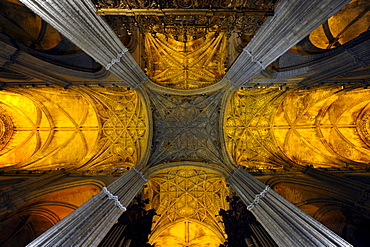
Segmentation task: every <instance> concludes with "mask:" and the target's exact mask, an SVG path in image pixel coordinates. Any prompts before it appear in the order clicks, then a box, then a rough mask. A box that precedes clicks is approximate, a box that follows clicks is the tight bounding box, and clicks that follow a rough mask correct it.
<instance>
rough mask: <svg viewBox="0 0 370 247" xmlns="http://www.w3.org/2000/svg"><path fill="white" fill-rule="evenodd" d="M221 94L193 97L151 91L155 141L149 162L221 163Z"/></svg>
mask: <svg viewBox="0 0 370 247" xmlns="http://www.w3.org/2000/svg"><path fill="white" fill-rule="evenodd" d="M221 96H222V92H217V93H212V94H209V95H204V96H200V95H199V96H197V97H194V96H177V95H162V94H157V93H153V94H152V104H153V106H154V113H153V117H154V125H155V128H154V129H155V132H154V140H155V142H154V143H153V148H154V150H153V152H152V157H151V159H150V162H149V163H150V164H159V163H162V162H170V161H184V160H187V161H207V162H210V163H213V164H219V165H221V164H223V162H222V160H221V158H220V157H221V154H220V150H221V148H220V143H219V127H218V119H219V106H220V101H221Z"/></svg>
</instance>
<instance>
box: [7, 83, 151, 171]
mask: <svg viewBox="0 0 370 247" xmlns="http://www.w3.org/2000/svg"><path fill="white" fill-rule="evenodd" d="M0 107H1V108H0V110H1V113H0V116H3V117H0V122H1V124H0V129H1V130H0V136H2V137H3V139H4V140H6V143H5V141H4V142H3V143H5V144H3V145H0V148H1V149H0V166H1V167H9V168H22V169H33V170H34V169H41V170H48V169H55V168H68V169H76V168H77V169H84V170H86V169H89V170H90V169H91V170H98V169H99V170H100V169H114V168H122V167H124V168H125V167H131V166H134V165H136V164H137V163H138V162H139V160H140V158H141V155H142V154H143V152H144V150H145V147H146V141H147V133H148V132H147V116H146V109H145V108H144V106H143V103H142V99H141V97H140V96H139V94H138V93H136V92H134V91H133V90H127V89H104V88H98V87H93V88H87V87H86V88H84V87H73V88H72V89H67V90H66V89H62V88H27V89H22V88H18V89H9V90H7V91H2V92H0Z"/></svg>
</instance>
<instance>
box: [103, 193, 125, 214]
mask: <svg viewBox="0 0 370 247" xmlns="http://www.w3.org/2000/svg"><path fill="white" fill-rule="evenodd" d="M103 192H104V193H105V194H107V195H108V200H114V205H116V206H117V207H118V208H119V209H121V211H123V212H125V211H126V210H127V209H126V208H125V207H124V206H122V204H121V202H120V201H119V200H118V196H114V195H113V194H112V193H110V191H109V190H108V189H107V187H104V188H103Z"/></svg>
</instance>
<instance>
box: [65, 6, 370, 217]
mask: <svg viewBox="0 0 370 247" xmlns="http://www.w3.org/2000/svg"><path fill="white" fill-rule="evenodd" d="M117 2H118V1H114V2H113V1H110V3H117ZM107 3H108V2H107ZM63 4H64V3H63ZM63 4H62V5H63ZM65 6H68V3H65ZM311 7H312V6H311ZM323 9H325V8H323ZM298 24H300V23H298ZM295 35H296V33H295ZM297 39H298V38H297ZM262 40H263V39H261V42H262ZM243 54H244V55H245V54H247V55H248V57H247V59H246V61H245V62H246V63H248V62H249V61H247V60H248V59H249V60H251V61H252V67H253V66H254V65H257V66H255V67H257V69H254V68H253V69H252V70H253V73H255V72H256V71H257V72H258V70H259V71H260V69H261V68H265V66H266V65H267V64H264V63H263V62H264V61H263V62H262V61H260V60H259V59H257V58H256V57H255V55H254V54H253V53H252V52H251V51H250V50H245V52H244V53H243ZM244 58H246V57H244ZM128 61H129V62H132V60H129V59H127V58H126V59H123V62H125V63H126V62H128ZM240 61H241V60H239V62H237V63H239V65H242V67H243V66H244V62H243V63H241V62H240ZM130 65H131V68H135V69H138V66H137V64H135V63H131V64H130ZM261 65H262V66H261ZM234 67H235V66H234ZM236 68H238V67H236ZM122 71H125V70H122ZM122 71H121V72H122ZM247 71H248V70H247ZM116 72H117V71H116ZM234 72H235V68H234ZM240 73H243V72H240ZM240 73H239V77H238V78H237V80H239V79H240V80H244V79H243V76H240ZM253 73H252V74H253ZM138 74H139V75H140V73H138ZM231 75H233V74H232V73H231ZM234 75H235V74H234ZM125 78H126V77H125ZM140 78H143V77H142V76H141V77H140ZM227 78H228V80H229V81H228V80H227V79H226V80H225V81H226V84H227V83H233V80H230V78H232V76H229V77H227ZM126 79H127V78H126ZM143 80H144V79H143ZM143 80H140V82H142V81H143ZM149 83H150V82H147V84H149ZM240 83H241V81H239V82H238V83H236V84H234V85H232V86H239V85H241V84H240ZM133 84H134V85H135V88H138V87H141V89H143V88H145V89H144V90H146V89H147V88H146V87H145V86H142V85H138V84H135V83H133ZM82 91H84V90H82ZM86 91H88V90H86ZM98 91H100V92H99V93H96V94H95V92H85V93H86V94H89V95H94V94H95V96H96V95H100V96H102V97H103V98H104V99H97V98H99V97H100V96H99V97H97V98H96V99H95V98H94V97H92V98H94V99H91V102H94V103H93V104H92V105H94V107H96V108H97V109H98V111H97V112H99V114H100V116H99V120H100V122H99V123H100V124H101V126H102V127H101V128H102V133H103V135H104V137H103V138H102V139H104V138H105V139H104V140H103V142H104V144H106V143H108V144H111V143H114V144H117V145H112V148H111V149H109V148H107V149H103V150H104V152H102V153H98V154H97V155H96V156H92V157H87V159H86V160H84V162H81V163H80V164H81V165H82V164H87V167H85V168H93V167H94V165H96V166H95V167H96V168H97V169H98V168H102V169H107V168H111V166H110V162H111V161H112V162H115V164H119V161H120V160H119V159H120V158H122V157H126V158H127V157H128V158H127V159H126V158H124V161H123V164H122V166H132V164H133V163H135V162H136V163H139V162H138V161H139V160H140V159H139V158H138V157H139V156H140V155H139V153H140V152H141V150H142V149H141V147H143V146H145V144H147V143H149V142H146V141H145V136H146V133H145V131H144V132H143V130H144V129H145V127H148V125H149V124H148V125H145V127H143V125H144V122H145V117H146V116H145V113H144V112H145V109H144V110H142V109H143V108H144V107H143V105H140V103H137V102H138V101H135V100H136V99H137V98H136V99H134V98H135V97H134V96H132V95H130V94H129V93H128V95H126V96H127V98H128V99H130V100H128V102H126V101H125V100H122V101H121V99H120V98H119V97H115V96H116V93H113V94H111V95H110V96H109V97H108V96H107V95H109V94H110V93H107V92H102V91H104V89H101V90H98ZM112 91H113V90H112ZM118 91H119V90H118ZM148 91H150V90H148ZM163 91H166V90H163ZM210 91H212V89H211V88H210V89H209V90H208V89H206V90H203V91H202V92H205V93H204V94H203V95H202V94H198V93H196V96H197V97H195V95H191V93H192V92H190V93H188V94H187V93H185V94H183V95H181V93H183V92H181V91H180V90H179V91H178V92H179V95H177V94H176V93H173V92H174V91H173V90H172V91H171V90H169V92H172V94H170V93H169V94H161V93H159V92H150V96H151V98H152V103H153V106H154V109H153V112H154V114H153V115H154V127H155V128H154V136H153V137H154V139H153V142H152V143H153V150H152V151H153V152H152V157H151V160H150V161H149V165H151V166H155V165H157V164H159V163H162V162H171V161H182V160H186V161H188V160H192V159H194V160H197V161H199V160H201V161H206V162H210V163H214V164H217V165H219V166H222V165H224V164H223V163H227V159H225V157H223V154H222V152H221V151H220V150H221V149H222V148H221V147H222V145H221V144H220V142H221V141H220V140H219V139H220V136H222V133H219V131H220V126H219V124H220V123H219V122H218V119H219V116H220V114H219V113H218V111H219V110H220V108H221V107H222V106H225V103H221V101H222V100H221V98H222V97H221V96H220V94H223V93H225V94H227V93H228V92H225V91H227V90H225V91H221V92H217V93H215V92H213V93H209V92H210ZM271 91H272V92H270V93H271V94H268V93H267V95H268V97H266V98H265V99H264V100H260V101H259V100H258V99H257V100H256V99H254V97H255V96H256V94H257V95H258V94H259V93H254V94H252V95H247V97H244V99H242V100H240V102H238V100H237V99H236V100H235V102H237V103H236V104H239V103H240V105H238V106H237V107H236V108H237V109H236V110H235V109H234V110H231V115H232V117H230V118H228V117H227V118H226V119H227V120H226V121H225V122H226V125H227V127H228V128H229V129H228V133H227V134H228V135H227V138H230V139H231V141H230V142H229V146H237V147H238V152H239V154H237V155H234V154H232V156H233V158H234V160H235V161H236V162H237V163H238V161H240V160H242V162H240V163H243V161H245V164H244V165H246V166H250V163H252V166H253V162H255V163H258V162H260V164H265V163H267V162H269V163H268V164H270V163H271V164H273V165H274V166H275V167H274V168H276V165H278V164H279V163H280V162H281V163H284V162H285V163H288V164H289V160H288V159H286V157H285V156H284V153H283V152H280V151H281V150H279V148H278V147H277V145H275V144H276V143H275V142H274V135H273V134H276V131H275V132H274V131H272V130H271V128H270V125H271V123H272V122H273V119H274V117H275V115H274V114H276V112H275V111H274V109H275V110H276V109H277V108H278V107H277V105H278V104H279V103H280V101H279V100H282V99H283V98H284V97H281V98H279V97H278V96H277V95H279V93H278V90H275V89H274V90H271ZM180 92H181V93H180ZM274 93H276V95H274ZM117 94H119V93H117ZM235 95H237V96H246V95H242V93H239V94H235ZM237 96H236V97H237ZM275 96H276V98H275ZM269 97H271V98H273V100H272V99H269ZM132 99H133V101H135V102H136V103H137V104H135V103H133V102H132V101H131V100H132ZM245 99H247V100H245ZM116 101H118V102H116ZM263 101H267V102H268V103H271V104H269V105H267V106H263V107H262V104H263V103H266V102H263ZM91 102H90V103H91ZM204 102H205V103H204ZM116 103H118V104H116ZM250 103H251V104H254V105H255V106H256V108H255V109H254V110H256V109H257V110H256V111H255V112H252V113H248V114H251V116H253V118H254V119H253V120H251V121H250V122H248V121H246V120H248V119H246V118H245V115H246V114H245V113H246V111H247V110H248V108H247V105H248V104H250ZM162 104H164V105H165V107H162ZM275 104H276V105H275ZM159 105H161V106H159ZM241 105H243V106H241ZM136 107H137V108H140V109H141V110H142V111H140V110H139V112H138V113H137V112H136V114H132V112H131V109H132V108H136ZM141 107H142V108H141ZM274 107H275V108H274ZM122 108H125V109H126V110H127V112H128V113H129V114H128V115H131V116H132V115H135V117H134V118H135V121H131V120H132V118H130V117H128V116H127V115H125V114H121V110H122ZM206 108H207V110H205V109H206ZM148 110H149V109H148ZM221 111H223V109H221ZM107 116H108V117H107ZM117 116H118V117H117ZM171 118H172V119H171ZM364 119H366V118H364ZM126 120H127V121H126ZM197 120H201V121H199V122H197ZM228 120H229V121H228ZM148 121H149V120H148ZM133 122H135V124H137V127H132V125H131V123H133ZM239 123H242V124H239ZM246 126H247V127H246ZM365 126H367V122H366V121H365ZM221 127H223V126H221ZM255 127H256V128H255ZM171 128H172V129H171ZM254 128H255V129H257V130H255V129H254ZM238 129H239V130H240V129H243V134H245V133H248V137H250V139H251V140H253V142H252V144H253V145H249V146H248V145H246V144H249V143H248V141H239V136H238V133H237V131H236V130H238ZM362 129H365V130H366V128H362ZM133 133H135V134H133ZM176 135H179V136H181V137H182V140H180V139H176ZM133 136H135V137H134V138H133ZM199 136H201V137H202V138H199ZM204 136H206V137H205V138H203V137H204ZM143 140H144V141H143ZM259 140H263V143H261V142H262V141H260V142H259ZM115 142H118V143H115ZM135 142H136V143H135ZM128 143H130V144H132V143H135V144H137V146H136V148H137V147H138V146H139V148H137V150H134V151H132V148H131V147H130V145H129V144H128ZM100 144H101V143H100ZM100 144H99V145H100ZM172 144H173V146H172V147H171V145H172ZM99 145H98V146H99ZM140 145H141V146H140ZM102 146H104V145H102ZM108 146H109V145H108ZM122 146H124V148H126V149H125V150H122ZM245 146H247V148H245ZM251 146H252V147H251ZM172 148H173V149H172ZM138 149H140V150H139V151H138ZM106 150H109V151H107V152H105V151H106ZM147 150H149V148H148V149H147ZM231 150H232V148H231ZM245 150H248V151H250V152H251V153H252V152H255V154H256V155H254V157H252V159H250V158H249V157H243V151H244V152H245ZM94 151H96V150H94ZM148 152H149V151H148ZM92 153H94V152H92ZM230 153H232V152H230ZM271 153H274V155H275V156H274V155H272V156H271ZM127 154H129V155H127ZM268 156H271V157H268ZM85 161H88V162H87V163H85ZM117 161H118V162H117ZM94 162H95V163H94ZM104 162H108V163H104ZM145 163H146V162H144V163H142V164H139V166H140V168H139V169H141V168H142V166H143V164H145ZM212 165H213V164H212ZM228 165H230V166H231V165H233V164H228ZM80 168H83V167H80ZM142 171H143V173H144V172H145V169H144V170H142ZM180 171H181V170H180ZM198 175H199V174H198ZM244 175H245V174H244ZM199 177H202V175H199ZM142 178H143V177H142ZM166 180H168V179H166ZM144 181H145V179H144ZM141 182H142V181H141ZM167 182H168V181H167ZM254 183H255V181H252V182H251V183H250V184H254ZM245 187H248V184H246V185H245ZM135 189H138V188H135ZM189 211H191V210H189ZM181 216H188V215H186V214H185V215H181ZM210 224H212V223H210Z"/></svg>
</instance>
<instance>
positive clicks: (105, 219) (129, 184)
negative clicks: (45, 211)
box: [27, 167, 147, 247]
mask: <svg viewBox="0 0 370 247" xmlns="http://www.w3.org/2000/svg"><path fill="white" fill-rule="evenodd" d="M146 182H147V180H146V179H145V177H144V176H143V174H142V173H141V172H139V171H138V170H137V169H136V168H135V167H133V169H131V170H130V171H128V172H127V173H126V174H124V175H123V176H122V177H120V178H119V179H117V180H116V181H114V182H113V183H112V184H110V185H109V186H108V187H107V188H106V187H104V188H103V190H102V191H101V192H100V193H98V194H97V195H95V196H94V197H93V198H91V199H90V200H89V201H87V202H86V203H84V204H83V205H82V206H81V207H79V208H78V209H76V210H75V211H73V212H72V213H71V214H69V215H68V216H67V217H65V218H64V219H63V220H61V221H60V222H58V223H57V224H56V225H54V226H53V227H51V228H50V229H49V230H47V231H46V232H45V233H43V234H42V235H41V236H39V237H38V238H36V239H35V240H34V241H32V242H31V243H30V244H28V245H27V246H53V247H57V246H89V247H91V246H98V245H99V243H100V242H101V241H102V240H103V238H104V236H105V235H106V234H107V233H108V232H109V230H110V229H111V227H112V226H113V225H114V224H115V222H116V221H117V220H118V218H119V217H120V216H121V214H122V213H123V212H124V211H126V207H127V206H128V205H129V204H130V202H131V201H132V199H133V198H134V197H135V195H136V194H137V193H138V192H139V191H140V190H141V189H142V187H143V185H144V183H146Z"/></svg>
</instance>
